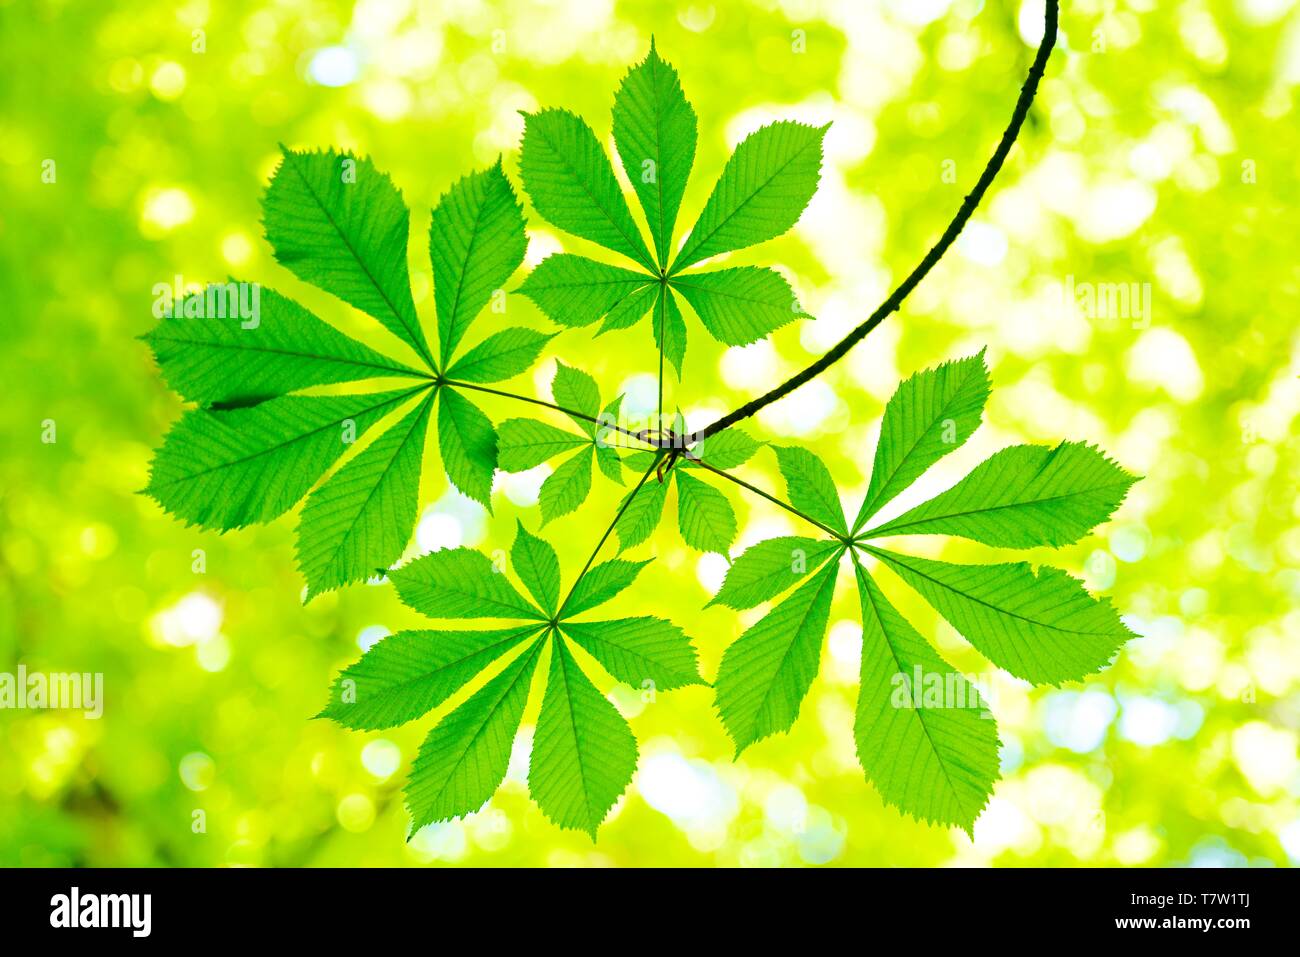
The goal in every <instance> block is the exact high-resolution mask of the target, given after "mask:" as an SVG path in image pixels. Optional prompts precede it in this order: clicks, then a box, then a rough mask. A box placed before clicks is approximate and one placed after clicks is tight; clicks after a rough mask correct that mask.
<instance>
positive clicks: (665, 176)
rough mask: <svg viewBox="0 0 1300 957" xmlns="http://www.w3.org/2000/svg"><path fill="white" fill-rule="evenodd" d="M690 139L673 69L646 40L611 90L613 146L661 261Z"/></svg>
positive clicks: (691, 127)
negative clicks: (642, 52) (643, 52)
mask: <svg viewBox="0 0 1300 957" xmlns="http://www.w3.org/2000/svg"><path fill="white" fill-rule="evenodd" d="M695 139H696V121H695V111H694V110H693V109H691V105H690V103H688V102H686V95H685V94H684V93H683V92H682V85H681V82H680V81H679V80H678V79H677V71H676V70H674V69H673V68H672V67H671V66H670V65H669V64H668V63H666V62H665V61H663V60H661V59H660V58H659V54H658V53H656V52H655V48H654V41H653V40H651V41H650V54H649V55H648V56H647V57H646V58H645V59H644V60H642V61H641V62H640V63H638V64H637V65H636V66H634V67H633V68H632V69H631V70H629V71H628V74H627V76H626V77H624V78H623V82H622V84H621V85H620V86H619V88H618V92H617V93H616V94H614V145H615V146H616V147H617V148H618V155H619V159H621V160H622V161H623V169H624V171H625V172H626V173H627V178H628V180H629V181H630V182H631V183H632V188H633V189H634V190H636V195H637V197H638V198H639V199H640V200H641V208H642V209H643V210H645V218H646V222H647V223H648V224H649V226H650V236H651V237H652V238H653V239H654V244H655V252H656V254H657V256H658V260H659V262H661V263H663V264H665V265H666V264H667V263H668V254H669V252H670V250H671V249H672V238H673V225H674V224H675V223H676V222H677V210H678V209H679V208H680V207H681V204H682V193H684V192H685V191H686V180H687V178H688V177H689V176H690V173H691V164H692V162H694V160H695Z"/></svg>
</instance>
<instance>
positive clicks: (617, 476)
mask: <svg viewBox="0 0 1300 957" xmlns="http://www.w3.org/2000/svg"><path fill="white" fill-rule="evenodd" d="M596 464H597V465H599V466H600V470H601V472H603V473H604V474H605V478H607V479H609V480H610V481H611V482H617V483H618V484H619V485H625V484H627V483H625V482H624V481H623V463H622V461H621V460H620V459H619V457H618V453H617V452H615V451H614V449H613V448H611V447H610V446H608V445H601V444H600V443H597V444H596Z"/></svg>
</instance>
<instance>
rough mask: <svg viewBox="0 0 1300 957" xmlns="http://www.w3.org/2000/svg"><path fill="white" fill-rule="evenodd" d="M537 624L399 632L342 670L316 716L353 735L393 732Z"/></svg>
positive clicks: (534, 631) (456, 688)
mask: <svg viewBox="0 0 1300 957" xmlns="http://www.w3.org/2000/svg"><path fill="white" fill-rule="evenodd" d="M538 630H539V626H538V625H528V626H525V627H523V628H518V627H516V628H504V629H497V630H493V631H426V630H420V631H399V632H397V633H395V634H392V635H389V636H388V637H386V638H382V639H380V640H379V641H378V642H376V643H375V644H374V645H372V646H371V647H370V649H369V650H368V651H367V652H366V653H365V654H364V655H362V656H361V657H360V658H359V659H358V660H357V661H355V662H353V663H352V664H351V665H348V667H346V668H344V669H343V670H342V671H340V672H339V675H338V677H337V678H336V679H335V680H334V686H333V687H332V688H331V689H330V700H329V704H327V705H326V706H325V708H324V709H323V710H322V711H321V713H320V714H318V715H317V717H318V718H332V719H333V720H335V721H337V722H338V723H339V724H341V725H343V726H344V727H345V728H351V729H353V730H354V731H379V730H382V729H384V728H395V727H397V726H398V725H400V724H405V723H406V722H408V721H414V720H415V719H416V718H419V717H420V716H422V715H425V714H428V713H429V712H430V711H432V710H433V709H434V708H436V707H438V705H440V704H442V703H443V702H444V701H446V700H447V699H448V698H450V697H451V696H452V695H454V694H455V693H456V692H457V691H459V690H460V689H461V688H463V687H464V686H465V685H466V684H468V683H469V682H470V681H472V680H473V679H474V677H475V676H476V675H478V674H479V672H481V671H482V670H483V669H484V668H486V667H488V666H489V665H490V664H492V662H494V661H496V660H497V659H498V658H500V657H501V656H502V655H504V654H505V653H506V652H508V651H509V650H510V649H511V648H514V647H516V646H517V645H518V644H519V643H520V642H521V641H523V640H524V639H525V638H528V637H530V636H532V635H536V634H537V632H538Z"/></svg>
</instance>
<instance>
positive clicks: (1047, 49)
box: [687, 0, 1059, 445]
mask: <svg viewBox="0 0 1300 957" xmlns="http://www.w3.org/2000/svg"><path fill="white" fill-rule="evenodd" d="M1045 6H1046V12H1045V28H1044V30H1043V41H1042V42H1041V43H1040V44H1039V45H1038V53H1037V54H1036V55H1035V56H1034V62H1033V64H1032V65H1031V66H1030V67H1029V75H1028V76H1027V77H1026V78H1025V82H1024V85H1023V86H1021V88H1020V98H1019V99H1018V100H1016V108H1015V111H1014V112H1013V113H1012V114H1011V122H1010V123H1008V124H1007V128H1006V130H1005V131H1004V132H1003V133H1002V139H1001V140H1000V141H999V142H998V146H997V149H995V150H994V151H993V156H992V157H991V158H990V159H989V161H988V164H987V165H986V166H985V167H984V172H983V173H981V174H980V178H979V181H978V182H976V184H975V188H974V189H972V190H971V191H970V192H969V193H968V194H967V195H966V198H965V199H964V200H963V201H962V204H961V206H960V207H959V208H958V209H957V215H956V216H954V217H953V219H952V222H950V223H949V224H948V228H947V229H945V230H944V231H943V235H942V236H940V237H939V240H938V242H936V243H935V244H934V245H933V246H932V247H930V251H929V252H928V253H926V254H925V258H924V259H922V260H921V261H920V263H918V264H917V266H916V268H915V269H913V270H912V272H911V273H910V274H909V275H908V277H907V278H906V279H904V280H903V281H902V283H900V284H899V286H898V288H897V289H895V290H894V291H893V292H892V293H890V296H889V298H888V299H886V300H885V301H884V302H882V303H881V304H880V306H879V308H877V309H876V311H875V312H873V313H872V314H871V315H870V316H869V317H868V318H867V320H866V321H865V322H863V323H862V325H860V326H858V327H857V328H856V329H854V330H853V331H852V332H850V333H849V334H848V335H847V336H845V337H844V338H843V339H841V340H840V341H839V343H837V344H836V345H835V347H834V348H833V349H831V350H830V351H829V352H827V353H826V354H825V355H823V356H822V357H821V358H820V359H818V360H817V361H816V362H814V363H813V364H812V365H810V366H808V368H806V369H804V370H803V371H802V372H799V373H797V374H796V375H794V376H792V377H791V378H789V379H787V380H786V381H785V382H782V383H781V384H780V385H779V386H777V387H776V388H775V389H772V390H771V391H770V392H767V393H765V394H763V395H761V396H759V397H758V398H757V399H754V400H753V401H751V402H747V403H745V404H744V405H742V406H741V407H740V408H738V409H736V410H735V411H734V412H731V413H729V414H727V415H725V416H723V417H722V418H721V419H718V421H716V422H714V423H712V424H710V425H707V426H705V427H704V428H703V429H700V430H699V431H698V432H694V433H692V434H691V435H690V436H689V437H688V439H687V441H688V444H690V445H693V444H695V443H696V442H699V441H701V440H702V439H706V438H708V437H709V436H710V435H716V434H717V433H718V432H721V431H722V430H723V429H726V428H730V427H731V426H733V425H735V424H736V423H737V422H740V421H741V420H742V419H747V418H749V417H750V416H751V415H753V414H754V413H755V412H757V411H758V410H759V409H761V408H763V407H764V406H768V405H771V404H772V403H773V402H776V401H777V400H778V399H782V398H784V397H785V396H787V395H789V394H790V393H791V392H793V391H794V390H795V389H797V388H799V386H801V385H803V384H804V383H806V382H809V381H811V380H812V379H814V378H816V377H817V376H819V375H821V374H822V373H823V372H825V371H826V370H827V369H828V368H830V367H831V366H832V365H834V364H835V363H836V362H838V361H839V360H840V359H842V358H843V357H844V354H845V353H846V352H848V351H849V350H850V349H852V348H853V347H854V346H855V345H857V344H858V343H859V342H861V341H862V340H863V339H864V338H866V336H867V333H869V332H870V331H871V330H872V329H874V328H876V326H878V325H880V324H881V323H882V322H883V321H884V320H885V319H886V318H887V317H888V316H889V314H890V313H892V312H896V311H897V310H898V308H899V306H901V305H902V304H903V300H904V299H906V298H907V297H908V295H909V294H910V293H911V292H912V290H913V289H915V288H916V287H917V285H918V284H919V283H920V282H921V280H922V279H924V278H925V277H926V275H927V274H928V273H929V272H930V270H931V269H933V268H934V267H935V265H936V264H937V263H938V262H939V260H940V259H942V258H943V255H944V253H946V252H947V251H948V247H949V246H951V245H952V244H953V241H954V240H956V238H957V234H958V233H960V232H961V231H962V228H963V227H964V226H965V225H966V222H967V221H968V220H969V219H970V218H971V216H972V215H973V214H974V212H975V209H976V207H977V206H979V204H980V201H981V200H982V199H983V198H984V194H985V193H986V192H988V188H989V186H990V185H992V183H993V180H994V178H996V177H997V175H998V172H999V171H1000V170H1001V169H1002V164H1003V162H1005V161H1006V158H1007V154H1008V153H1010V152H1011V147H1012V145H1013V144H1014V143H1015V141H1016V137H1017V136H1018V135H1020V127H1021V126H1022V125H1024V122H1025V117H1026V116H1027V115H1028V114H1029V106H1030V104H1031V103H1033V101H1034V94H1035V93H1037V92H1038V83H1039V81H1040V80H1041V79H1042V78H1043V71H1044V70H1045V69H1046V68H1047V59H1048V57H1049V56H1050V55H1051V53H1052V47H1054V46H1055V45H1056V23H1057V16H1058V13H1059V3H1058V0H1046V3H1045Z"/></svg>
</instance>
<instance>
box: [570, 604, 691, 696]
mask: <svg viewBox="0 0 1300 957" xmlns="http://www.w3.org/2000/svg"><path fill="white" fill-rule="evenodd" d="M560 628H561V629H563V631H564V633H565V634H566V635H568V636H569V638H571V639H572V640H573V641H575V642H576V643H577V644H579V645H581V646H582V647H583V648H585V649H586V650H587V653H588V654H590V655H591V656H592V657H593V658H595V659H596V660H597V661H599V662H600V664H601V667H603V668H604V669H605V670H606V671H608V672H609V673H610V674H611V675H613V676H614V677H615V678H617V679H618V680H619V681H625V682H627V683H628V684H630V685H631V686H632V687H633V688H644V687H645V683H646V682H647V681H650V682H652V683H653V685H654V689H655V690H656V691H672V690H673V689H674V688H683V687H685V686H687V685H702V684H707V682H706V681H705V680H704V679H703V678H701V677H700V669H699V663H698V661H697V660H696V658H695V648H694V646H692V645H691V639H689V638H687V637H686V635H685V633H684V632H683V631H682V630H681V629H680V628H678V627H677V626H676V625H674V624H673V623H672V622H670V621H664V620H663V619H662V618H649V617H645V618H620V619H618V620H617V621H591V622H574V621H566V622H564V623H563V624H562V625H560Z"/></svg>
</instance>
